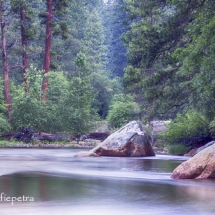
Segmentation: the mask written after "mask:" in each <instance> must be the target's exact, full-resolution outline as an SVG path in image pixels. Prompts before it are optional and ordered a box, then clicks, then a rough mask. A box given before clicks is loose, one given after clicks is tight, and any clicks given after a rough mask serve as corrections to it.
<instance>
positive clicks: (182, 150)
mask: <svg viewBox="0 0 215 215" xmlns="http://www.w3.org/2000/svg"><path fill="white" fill-rule="evenodd" d="M168 149H169V154H173V155H184V154H186V153H187V151H188V148H187V147H186V146H184V145H182V144H176V145H171V146H169V147H168Z"/></svg>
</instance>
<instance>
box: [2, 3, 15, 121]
mask: <svg viewBox="0 0 215 215" xmlns="http://www.w3.org/2000/svg"><path fill="white" fill-rule="evenodd" d="M0 14H1V34H2V36H1V43H2V64H3V79H4V99H5V103H6V109H7V116H8V119H10V118H11V115H10V113H11V110H12V106H11V97H10V84H9V66H8V62H7V48H6V47H7V46H6V37H5V19H4V4H3V3H1V5H0Z"/></svg>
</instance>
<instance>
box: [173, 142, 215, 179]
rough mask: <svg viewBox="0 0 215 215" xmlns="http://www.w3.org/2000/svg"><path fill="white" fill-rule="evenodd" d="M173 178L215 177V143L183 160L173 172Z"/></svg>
mask: <svg viewBox="0 0 215 215" xmlns="http://www.w3.org/2000/svg"><path fill="white" fill-rule="evenodd" d="M171 178H173V179H203V178H215V144H213V145H211V146H209V147H207V148H205V149H203V150H202V151H200V152H199V153H198V154H196V155H195V156H194V157H192V158H190V159H189V160H187V161H185V162H183V163H182V164H181V165H179V166H178V167H177V168H176V169H175V170H174V171H173V173H172V175H171Z"/></svg>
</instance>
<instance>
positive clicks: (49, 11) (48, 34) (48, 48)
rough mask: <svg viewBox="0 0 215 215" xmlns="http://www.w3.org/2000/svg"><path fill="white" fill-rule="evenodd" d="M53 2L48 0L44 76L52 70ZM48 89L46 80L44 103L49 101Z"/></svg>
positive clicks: (43, 87) (44, 83)
mask: <svg viewBox="0 0 215 215" xmlns="http://www.w3.org/2000/svg"><path fill="white" fill-rule="evenodd" d="M52 2H53V0H48V4H47V19H46V40H45V57H44V66H43V69H44V74H46V73H48V72H49V70H50V61H51V54H50V51H51V37H52V28H51V26H50V24H51V22H52ZM47 89H48V80H47V79H46V78H44V80H43V86H42V91H43V93H44V101H46V100H47V95H46V91H47Z"/></svg>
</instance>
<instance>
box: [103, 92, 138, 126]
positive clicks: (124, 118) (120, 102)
mask: <svg viewBox="0 0 215 215" xmlns="http://www.w3.org/2000/svg"><path fill="white" fill-rule="evenodd" d="M116 97H117V98H116ZM116 97H115V100H114V101H113V104H112V106H111V108H110V110H109V112H108V116H107V121H108V123H109V125H110V126H111V127H114V128H119V127H121V126H123V125H125V124H126V123H128V122H129V121H131V120H134V119H136V118H137V116H138V114H139V106H138V104H137V103H136V102H133V101H131V100H130V98H127V99H125V98H124V97H123V95H121V94H120V95H117V96H116Z"/></svg>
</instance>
